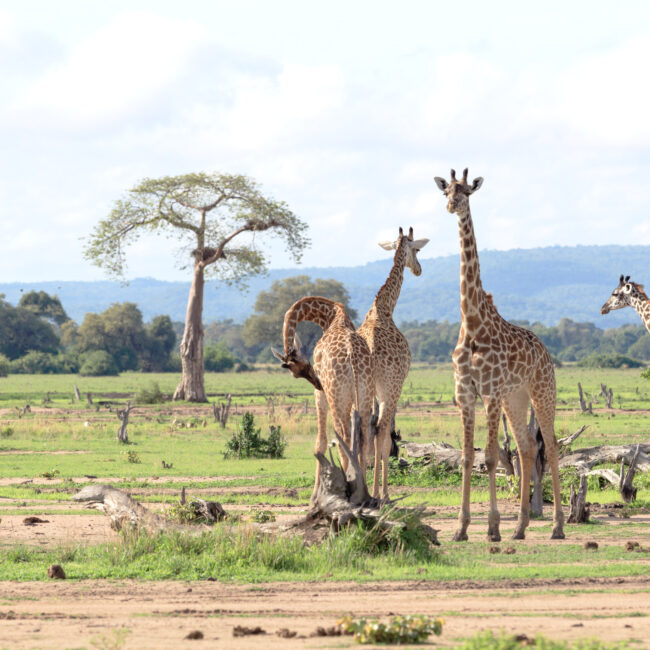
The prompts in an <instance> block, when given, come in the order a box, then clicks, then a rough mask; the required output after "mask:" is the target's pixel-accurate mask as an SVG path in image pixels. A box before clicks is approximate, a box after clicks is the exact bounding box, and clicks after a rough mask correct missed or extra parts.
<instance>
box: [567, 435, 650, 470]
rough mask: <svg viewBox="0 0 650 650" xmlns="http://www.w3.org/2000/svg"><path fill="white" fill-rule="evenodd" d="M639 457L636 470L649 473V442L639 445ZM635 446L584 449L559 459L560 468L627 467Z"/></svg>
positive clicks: (605, 446)
mask: <svg viewBox="0 0 650 650" xmlns="http://www.w3.org/2000/svg"><path fill="white" fill-rule="evenodd" d="M638 447H639V456H638V458H637V463H636V464H637V468H636V469H638V470H640V471H642V472H647V471H650V456H649V454H650V442H642V443H639V445H638ZM636 450H637V445H602V446H600V447H586V448H584V449H576V451H573V452H571V453H570V454H566V455H565V456H563V457H562V458H560V469H561V468H562V467H578V468H580V469H583V470H585V471H588V470H590V469H592V468H593V467H594V466H595V465H599V464H601V463H617V464H618V463H620V462H624V463H625V464H626V465H629V464H630V463H631V462H632V459H633V458H634V454H635V453H636Z"/></svg>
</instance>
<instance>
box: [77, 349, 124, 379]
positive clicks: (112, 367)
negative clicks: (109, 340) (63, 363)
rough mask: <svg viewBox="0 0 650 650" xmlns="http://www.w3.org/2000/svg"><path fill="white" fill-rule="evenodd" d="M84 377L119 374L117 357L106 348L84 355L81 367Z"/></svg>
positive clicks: (80, 370) (80, 372)
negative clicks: (114, 357)
mask: <svg viewBox="0 0 650 650" xmlns="http://www.w3.org/2000/svg"><path fill="white" fill-rule="evenodd" d="M79 374H80V375H81V376H82V377H100V376H105V375H118V374H119V371H118V369H117V364H116V363H115V359H113V357H112V356H111V355H110V354H109V353H108V352H106V351H105V350H95V351H94V352H89V353H88V354H86V355H85V356H84V357H83V363H82V364H81V368H79Z"/></svg>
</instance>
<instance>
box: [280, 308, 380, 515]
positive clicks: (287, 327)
mask: <svg viewBox="0 0 650 650" xmlns="http://www.w3.org/2000/svg"><path fill="white" fill-rule="evenodd" d="M302 321H311V322H313V323H316V324H317V325H319V326H320V327H321V328H322V329H323V336H322V337H321V338H320V340H319V341H318V343H317V344H316V347H315V348H314V365H313V367H312V365H311V364H310V363H309V360H308V359H307V358H306V357H305V356H304V355H303V354H302V352H301V350H300V347H301V346H300V339H299V338H298V337H297V335H296V326H297V325H298V323H300V322H302ZM282 335H283V342H284V351H283V352H282V353H281V352H279V351H278V350H275V349H273V354H274V356H275V357H276V358H278V359H279V360H280V361H281V362H282V367H283V368H288V369H289V370H290V371H291V373H292V374H293V376H294V377H296V378H299V377H303V378H305V379H307V380H308V381H309V382H311V383H312V384H313V386H314V388H315V391H314V399H315V402H316V417H317V421H318V438H317V440H316V449H315V451H316V452H321V453H324V452H325V449H326V448H327V428H326V424H327V407H328V405H329V408H330V410H331V411H332V419H333V421H334V429H335V431H336V432H337V433H338V434H339V435H340V436H341V437H342V438H343V440H344V441H345V443H346V444H347V445H348V447H350V448H352V444H351V431H350V415H351V412H352V409H353V408H356V409H357V411H358V412H359V415H360V416H361V444H360V454H359V456H360V458H359V463H360V465H361V467H362V468H363V469H364V471H365V469H366V466H367V458H368V457H369V456H370V451H371V449H370V444H371V439H370V414H371V411H372V402H373V399H374V392H375V365H374V360H373V357H372V355H371V353H370V350H369V349H368V345H367V343H366V342H365V341H364V339H363V338H362V337H361V336H359V334H357V333H356V332H355V331H354V325H353V324H352V321H351V320H350V317H349V316H348V315H347V313H346V312H345V307H344V306H343V304H342V303H340V302H334V301H333V300H330V299H329V298H321V297H320V296H307V297H306V298H302V299H300V300H298V301H297V302H295V303H294V304H293V305H292V306H291V307H290V308H289V310H288V311H287V312H286V314H285V316H284V326H283V332H282ZM341 463H342V465H343V467H344V468H345V467H346V466H347V457H346V456H345V454H341ZM319 482H320V464H317V466H316V481H315V483H314V491H313V493H312V497H311V500H312V503H313V502H314V501H315V499H316V495H317V493H318V487H319Z"/></svg>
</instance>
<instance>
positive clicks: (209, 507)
mask: <svg viewBox="0 0 650 650" xmlns="http://www.w3.org/2000/svg"><path fill="white" fill-rule="evenodd" d="M73 499H74V500H75V501H79V502H85V503H86V504H87V505H86V507H87V508H94V509H96V510H101V511H102V512H104V513H105V514H106V515H108V517H109V518H110V520H111V528H113V530H117V531H120V530H144V531H146V532H147V533H150V534H157V533H160V532H162V531H170V530H177V531H192V532H195V531H197V530H199V531H201V530H206V529H207V527H206V526H202V525H198V526H197V525H196V524H195V525H183V524H177V523H176V522H174V521H171V520H170V519H168V518H167V517H163V516H162V515H158V514H156V513H155V512H151V510H149V509H147V508H145V507H144V506H143V505H141V504H140V503H138V502H137V501H135V500H133V499H132V498H131V497H130V496H129V495H128V494H127V493H126V492H123V491H122V490H118V489H117V488H114V487H111V486H110V485H87V486H86V487H85V488H83V489H82V490H80V491H79V492H77V494H75V495H74V496H73ZM190 506H191V507H192V509H193V510H194V512H195V515H196V518H197V520H202V521H205V522H207V523H215V522H217V521H221V520H222V519H223V518H224V517H225V516H226V513H225V511H224V509H223V508H222V507H221V504H219V503H217V502H216V501H204V500H203V499H196V498H195V499H192V501H191V502H190Z"/></svg>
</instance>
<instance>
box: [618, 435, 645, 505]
mask: <svg viewBox="0 0 650 650" xmlns="http://www.w3.org/2000/svg"><path fill="white" fill-rule="evenodd" d="M640 453H641V445H637V446H636V451H635V452H634V456H633V457H632V460H631V461H630V465H629V467H628V468H627V472H625V459H622V460H621V478H620V481H619V488H618V491H619V492H620V493H621V497H622V498H623V501H625V503H632V501H636V488H635V487H633V486H632V482H633V481H634V474H635V473H636V465H637V462H638V460H639V454H640Z"/></svg>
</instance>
